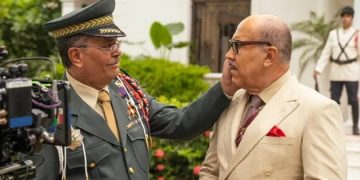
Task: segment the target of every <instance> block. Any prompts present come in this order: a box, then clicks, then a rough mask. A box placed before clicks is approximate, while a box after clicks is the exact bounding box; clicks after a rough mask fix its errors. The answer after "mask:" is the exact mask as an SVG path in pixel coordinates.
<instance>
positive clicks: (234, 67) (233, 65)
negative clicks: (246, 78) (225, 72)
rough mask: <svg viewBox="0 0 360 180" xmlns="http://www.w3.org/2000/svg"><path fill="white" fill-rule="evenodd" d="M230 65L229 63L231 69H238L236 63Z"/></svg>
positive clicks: (231, 62)
mask: <svg viewBox="0 0 360 180" xmlns="http://www.w3.org/2000/svg"><path fill="white" fill-rule="evenodd" d="M228 63H229V67H230V69H237V66H236V63H235V62H233V61H229V62H228Z"/></svg>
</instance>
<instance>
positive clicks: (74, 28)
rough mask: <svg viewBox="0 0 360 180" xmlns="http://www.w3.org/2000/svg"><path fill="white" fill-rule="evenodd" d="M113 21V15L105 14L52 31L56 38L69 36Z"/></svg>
mask: <svg viewBox="0 0 360 180" xmlns="http://www.w3.org/2000/svg"><path fill="white" fill-rule="evenodd" d="M112 23H113V20H112V17H111V16H103V17H100V18H96V19H91V20H89V21H85V22H82V23H80V24H75V25H71V26H67V27H64V28H61V29H59V30H56V31H52V32H51V34H52V36H53V37H54V38H55V39H57V38H61V37H64V36H67V35H69V34H74V33H76V32H80V31H83V30H87V29H90V28H94V27H97V26H102V25H106V24H112Z"/></svg>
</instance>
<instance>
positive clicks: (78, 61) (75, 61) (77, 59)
mask: <svg viewBox="0 0 360 180" xmlns="http://www.w3.org/2000/svg"><path fill="white" fill-rule="evenodd" d="M68 56H69V59H70V61H71V63H72V65H74V66H76V67H82V66H83V60H82V54H81V49H80V48H76V47H71V48H69V50H68Z"/></svg>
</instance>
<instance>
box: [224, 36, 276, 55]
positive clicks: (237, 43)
mask: <svg viewBox="0 0 360 180" xmlns="http://www.w3.org/2000/svg"><path fill="white" fill-rule="evenodd" d="M249 45H267V46H272V44H271V43H269V42H266V41H239V40H234V39H230V40H229V46H230V48H231V49H232V51H233V52H234V53H235V54H238V53H239V48H240V47H242V46H249Z"/></svg>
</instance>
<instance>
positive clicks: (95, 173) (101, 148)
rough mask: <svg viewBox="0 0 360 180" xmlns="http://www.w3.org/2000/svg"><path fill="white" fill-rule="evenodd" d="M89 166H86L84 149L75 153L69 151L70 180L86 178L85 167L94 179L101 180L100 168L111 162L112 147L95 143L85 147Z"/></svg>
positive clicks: (79, 149)
mask: <svg viewBox="0 0 360 180" xmlns="http://www.w3.org/2000/svg"><path fill="white" fill-rule="evenodd" d="M85 151H86V159H87V164H85V161H84V160H85V159H84V152H83V149H82V147H79V148H78V149H76V150H75V151H71V150H68V151H67V167H68V173H67V174H69V175H70V176H69V179H78V178H82V177H85V176H84V175H85V169H84V168H85V166H86V167H87V168H88V172H89V175H90V176H91V177H92V179H100V172H99V168H98V166H101V165H103V164H104V163H105V162H104V161H109V156H110V154H111V145H110V144H107V143H105V142H99V143H93V144H90V145H89V146H85Z"/></svg>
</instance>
